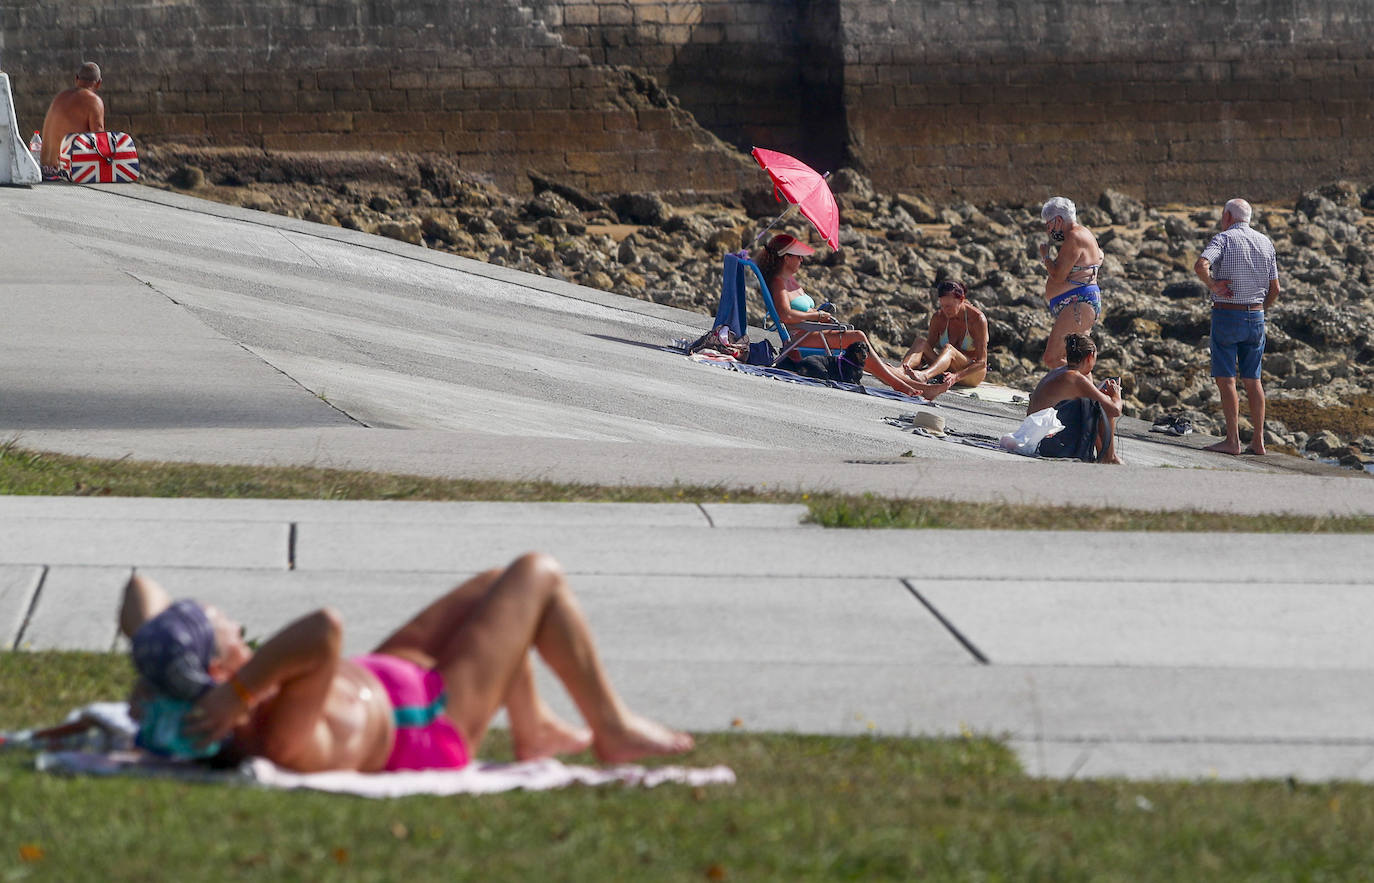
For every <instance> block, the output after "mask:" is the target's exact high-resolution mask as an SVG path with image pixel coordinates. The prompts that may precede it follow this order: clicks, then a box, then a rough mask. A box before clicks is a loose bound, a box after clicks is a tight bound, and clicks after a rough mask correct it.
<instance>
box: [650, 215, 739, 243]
mask: <svg viewBox="0 0 1374 883" xmlns="http://www.w3.org/2000/svg"><path fill="white" fill-rule="evenodd" d="M663 232H665V233H682V234H684V235H685V236H686V237H687V239H688V240H689V241H691V242H694V243H695V242H704V241H706V240H707V239H709V238H710V237H711V234H713V233H715V232H716V228H715V225H714V224H712V223H711V222H710V221H708V220H706V219H705V218H702V217H700V216H698V215H686V214H682V215H673V216H672V217H671V218H669V219H668V220H667V221H665V222H664V224H663ZM730 232H732V233H734V231H733V230H732V231H730ZM736 235H738V234H736Z"/></svg>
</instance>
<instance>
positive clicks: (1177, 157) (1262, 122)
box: [842, 0, 1374, 202]
mask: <svg viewBox="0 0 1374 883" xmlns="http://www.w3.org/2000/svg"><path fill="white" fill-rule="evenodd" d="M842 6H843V10H842V19H843V22H844V40H845V46H844V83H845V86H844V101H845V106H846V108H847V111H848V125H849V132H850V138H851V145H852V150H853V154H854V158H855V159H856V160H857V161H859V162H860V163H861V164H862V165H863V166H864V167H865V168H867V169H868V170H870V172H871V173H872V175H873V177H874V178H875V179H876V180H878V181H879V182H881V183H882V184H884V185H885V186H888V187H891V188H897V189H904V188H906V189H912V190H917V191H927V192H936V193H939V192H942V191H945V192H947V191H951V190H953V191H958V192H960V193H962V194H965V195H968V196H970V197H973V198H979V197H995V198H1014V199H1024V200H1026V201H1032V200H1036V199H1039V198H1041V197H1043V196H1046V195H1049V194H1050V193H1051V192H1063V193H1065V194H1067V195H1069V196H1071V197H1079V198H1091V197H1093V196H1095V195H1096V194H1097V193H1099V192H1100V191H1101V190H1102V189H1103V188H1104V187H1106V186H1112V187H1116V188H1118V189H1121V190H1125V191H1127V192H1131V193H1134V194H1136V195H1139V196H1144V197H1147V198H1149V199H1150V200H1151V201H1153V202H1163V201H1170V200H1194V201H1195V200H1204V201H1211V202H1215V201H1217V200H1220V199H1224V198H1227V197H1230V196H1233V195H1237V194H1246V195H1249V196H1251V197H1252V198H1257V199H1265V198H1289V197H1292V196H1293V195H1294V194H1296V193H1298V192H1300V191H1302V190H1303V189H1306V188H1309V187H1311V186H1313V185H1315V184H1318V183H1321V182H1325V181H1330V180H1332V179H1334V178H1339V177H1353V178H1356V179H1361V178H1364V179H1368V178H1369V177H1370V176H1371V174H1374V48H1371V47H1374V4H1371V3H1368V2H1366V0H1320V2H1306V3H1295V2H1292V0H1231V2H1227V3H1216V2H1209V0H1192V2H1165V0H1155V2H1140V0H1095V2H1093V3H1091V4H1088V3H1081V4H1073V3H1065V2H1062V0H960V2H957V3H955V2H944V0H891V2H873V0H842Z"/></svg>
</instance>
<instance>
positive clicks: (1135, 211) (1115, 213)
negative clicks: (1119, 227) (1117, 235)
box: [1097, 190, 1145, 224]
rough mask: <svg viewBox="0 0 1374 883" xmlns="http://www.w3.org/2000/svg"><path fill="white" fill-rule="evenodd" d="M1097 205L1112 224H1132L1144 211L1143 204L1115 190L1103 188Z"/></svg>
mask: <svg viewBox="0 0 1374 883" xmlns="http://www.w3.org/2000/svg"><path fill="white" fill-rule="evenodd" d="M1097 205H1098V207H1099V208H1101V209H1102V210H1103V211H1105V212H1106V213H1107V215H1108V217H1110V218H1111V221H1112V223H1113V224H1134V223H1135V222H1136V221H1139V220H1140V217H1141V215H1143V214H1144V213H1145V206H1144V205H1142V204H1141V203H1140V201H1139V200H1136V199H1133V198H1131V197H1129V196H1127V195H1126V194H1124V193H1121V192H1119V191H1116V190H1104V191H1102V195H1100V196H1098V198H1097Z"/></svg>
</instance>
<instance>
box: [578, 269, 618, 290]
mask: <svg viewBox="0 0 1374 883" xmlns="http://www.w3.org/2000/svg"><path fill="white" fill-rule="evenodd" d="M579 281H580V282H581V283H582V284H583V285H586V286H588V287H590V288H599V289H601V290H602V291H610V290H611V289H612V288H615V280H614V279H612V278H611V277H610V274H608V273H603V272H602V271H600V270H594V271H592V272H590V273H584V274H583V275H582V277H581V279H580V280H579Z"/></svg>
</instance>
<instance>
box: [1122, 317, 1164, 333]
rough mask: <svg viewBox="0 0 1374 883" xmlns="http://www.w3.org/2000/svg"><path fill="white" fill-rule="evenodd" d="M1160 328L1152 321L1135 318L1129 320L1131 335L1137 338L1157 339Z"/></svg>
mask: <svg viewBox="0 0 1374 883" xmlns="http://www.w3.org/2000/svg"><path fill="white" fill-rule="evenodd" d="M1162 327H1163V326H1161V325H1160V324H1159V323H1158V322H1156V321H1154V320H1152V319H1142V318H1139V317H1137V318H1135V319H1132V320H1131V325H1130V330H1131V334H1133V335H1135V336H1137V337H1158V336H1159V332H1160V331H1161V330H1162Z"/></svg>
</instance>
